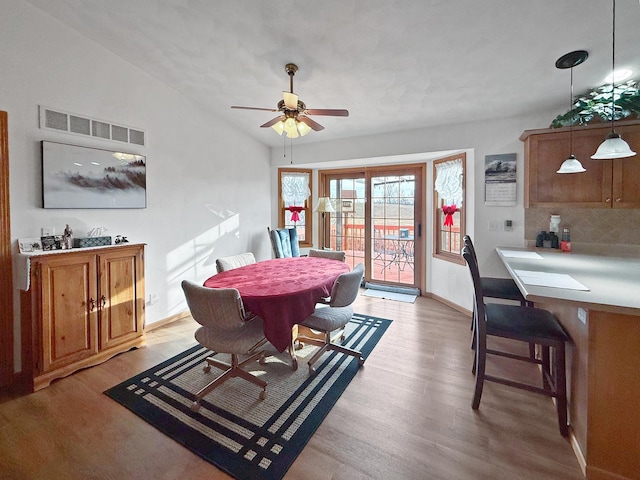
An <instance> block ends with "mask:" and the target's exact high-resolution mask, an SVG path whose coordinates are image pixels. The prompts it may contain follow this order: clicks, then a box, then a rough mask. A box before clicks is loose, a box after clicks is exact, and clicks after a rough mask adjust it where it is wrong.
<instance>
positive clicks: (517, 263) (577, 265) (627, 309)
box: [496, 247, 640, 316]
mask: <svg viewBox="0 0 640 480" xmlns="http://www.w3.org/2000/svg"><path fill="white" fill-rule="evenodd" d="M509 250H511V251H521V252H536V253H537V254H538V255H540V256H541V257H542V258H541V259H529V258H514V257H506V256H505V255H504V254H503V252H504V251H509ZM496 252H497V253H498V256H499V257H500V259H501V260H502V262H503V263H504V265H505V267H506V268H507V270H509V274H510V275H511V276H512V277H513V279H514V280H515V282H516V284H517V285H518V288H519V289H520V291H521V292H522V294H523V295H524V297H525V298H526V299H527V300H530V301H533V302H543V303H544V302H545V301H549V300H554V301H561V302H569V303H574V304H579V306H581V307H582V308H587V309H593V310H602V311H608V312H615V313H622V314H626V315H638V316H640V258H632V257H612V256H600V255H591V254H584V253H575V252H561V251H559V250H554V249H548V248H544V249H543V248H534V249H522V248H511V247H498V248H496ZM516 270H530V271H537V272H545V273H564V274H568V275H570V276H571V277H572V278H574V279H575V280H577V281H578V282H580V283H582V284H583V285H585V286H586V287H588V288H589V290H588V291H583V290H569V289H564V288H555V287H544V286H536V285H529V284H526V283H524V282H523V281H522V279H521V278H520V277H519V276H518V275H517V274H516V272H515V271H516Z"/></svg>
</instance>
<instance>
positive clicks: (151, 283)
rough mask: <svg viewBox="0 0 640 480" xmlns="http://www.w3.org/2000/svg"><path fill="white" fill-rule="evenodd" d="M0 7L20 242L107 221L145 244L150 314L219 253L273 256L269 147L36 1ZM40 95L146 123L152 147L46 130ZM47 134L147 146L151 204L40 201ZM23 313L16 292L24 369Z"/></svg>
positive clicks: (169, 302)
mask: <svg viewBox="0 0 640 480" xmlns="http://www.w3.org/2000/svg"><path fill="white" fill-rule="evenodd" d="M0 10H1V11H2V15H0V32H2V33H1V36H2V46H1V48H0V65H2V74H1V75H0V110H6V111H7V112H8V115H9V154H10V164H9V167H10V188H11V232H12V237H13V239H14V243H15V240H16V239H18V238H22V237H34V236H40V227H42V226H53V227H55V228H56V231H57V232H59V233H62V230H63V229H64V227H65V224H69V225H70V226H71V228H72V229H73V230H74V234H75V236H77V237H80V236H84V235H85V234H86V232H87V231H88V230H90V229H91V228H93V227H96V226H105V227H107V228H108V230H109V231H108V234H110V235H113V236H115V235H117V234H121V235H126V236H127V237H128V238H129V240H131V241H132V242H143V243H146V244H147V247H146V258H145V260H146V269H145V270H146V293H147V298H148V297H149V295H150V294H156V295H157V296H158V302H157V303H155V304H153V305H147V308H146V321H147V324H149V323H153V322H156V321H158V320H161V319H164V318H167V317H169V316H171V315H174V314H176V313H179V312H181V311H184V310H186V304H185V302H184V300H183V298H184V297H183V295H182V290H181V288H180V281H181V280H182V279H184V278H188V279H192V280H194V281H199V282H201V281H204V280H205V279H206V278H207V277H209V276H210V275H212V274H213V273H215V258H216V257H218V256H224V255H231V254H235V253H240V252H243V251H248V250H251V251H253V252H254V253H255V254H256V257H257V258H258V259H266V258H270V256H271V251H270V245H269V242H268V238H267V234H266V226H267V225H270V220H271V216H270V209H271V206H270V205H269V203H268V202H265V201H264V199H265V198H269V195H271V191H270V185H269V182H268V181H265V179H267V178H269V172H270V167H269V149H268V148H267V147H265V146H263V145H261V144H259V143H258V142H256V141H254V140H252V139H250V138H248V137H246V135H244V134H243V133H242V132H240V131H238V130H234V129H231V128H229V127H228V126H227V124H226V123H225V122H224V121H223V119H222V118H221V117H217V116H214V115H213V114H211V113H210V112H205V111H203V110H202V109H200V108H199V107H198V105H196V104H194V103H192V102H191V101H190V100H188V99H187V98H185V97H183V96H181V95H180V94H178V93H177V92H175V91H174V90H172V89H170V88H169V87H167V86H166V85H164V84H162V83H160V82H158V81H156V80H155V79H154V78H152V77H150V76H149V75H147V74H145V73H143V72H142V71H140V70H139V69H138V68H137V67H136V66H134V65H131V64H128V63H126V62H124V61H122V60H121V59H119V58H118V57H116V56H115V55H113V54H112V53H110V52H108V51H106V50H105V49H103V48H102V47H99V46H97V45H95V44H93V43H92V42H90V41H88V40H87V39H86V38H84V37H82V36H81V35H79V34H77V33H76V32H74V31H72V30H70V29H68V28H66V27H64V26H63V25H61V24H60V23H58V22H57V21H55V20H53V19H52V18H51V17H49V16H47V15H45V14H44V13H42V12H41V11H40V10H38V9H36V8H34V7H32V6H31V5H30V4H28V3H26V2H23V1H20V0H0ZM38 105H45V106H48V107H51V108H54V109H55V108H57V109H60V110H64V111H69V112H73V113H77V114H81V115H86V116H89V117H94V118H99V119H104V120H107V121H113V122H116V123H121V124H123V125H129V126H134V127H139V128H142V129H144V130H146V132H147V134H148V140H149V141H148V146H146V147H129V146H126V145H125V146H123V145H122V144H121V143H119V142H109V141H101V140H95V139H91V138H85V137H82V136H77V135H69V134H66V133H57V132H52V131H47V130H41V129H39V128H38ZM226 113H227V112H224V113H221V115H223V114H226ZM41 140H51V141H57V142H61V143H70V144H76V145H83V146H89V147H97V148H105V149H114V148H115V149H122V150H124V151H127V152H132V153H141V154H144V155H146V157H147V208H146V209H135V210H58V209H56V210H49V209H46V210H45V209H43V208H41V158H40V141H41ZM14 251H15V252H16V253H17V245H14ZM15 298H16V300H17V298H18V295H17V294H16V297H15ZM18 315H19V305H18V303H17V302H16V319H15V326H16V328H15V345H16V348H15V351H16V363H17V365H16V367H17V369H19V366H20V365H19V355H20V347H19V345H20V343H19V342H20V332H19V321H18V319H19V317H18Z"/></svg>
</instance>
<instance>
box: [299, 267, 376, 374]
mask: <svg viewBox="0 0 640 480" xmlns="http://www.w3.org/2000/svg"><path fill="white" fill-rule="evenodd" d="M363 276H364V265H363V264H362V263H359V264H358V265H356V266H355V267H353V270H351V271H350V272H347V273H343V274H341V275H340V276H339V277H338V278H337V279H336V281H335V282H334V284H333V288H332V289H331V300H330V302H329V304H328V305H318V306H317V307H316V309H315V311H314V312H313V313H312V314H311V315H310V316H309V317H307V318H306V319H305V320H304V321H303V322H302V325H304V326H305V327H308V328H310V329H312V330H316V331H319V332H322V333H323V334H324V340H317V339H311V338H305V339H304V342H305V343H310V344H312V345H318V346H320V349H319V350H318V351H317V352H315V353H314V354H313V356H312V357H311V358H310V359H309V362H308V364H309V374H313V373H315V368H314V366H313V365H314V364H315V363H316V362H317V361H318V360H319V359H320V357H322V355H323V354H324V353H325V352H326V351H328V350H335V351H338V352H341V353H344V354H346V355H351V356H353V357H356V358H357V359H358V362H359V363H360V365H363V364H364V358H363V356H362V353H360V352H359V351H357V350H353V349H351V348H347V347H344V346H342V345H338V344H337V343H334V342H333V341H332V335H331V332H333V331H335V330H340V329H344V327H345V325H346V324H347V323H349V321H350V320H351V317H352V316H353V307H352V304H353V302H354V301H355V299H356V298H357V296H358V291H359V290H360V284H361V283H362V277H363ZM335 337H337V336H334V338H335ZM340 338H344V337H343V336H341V337H340Z"/></svg>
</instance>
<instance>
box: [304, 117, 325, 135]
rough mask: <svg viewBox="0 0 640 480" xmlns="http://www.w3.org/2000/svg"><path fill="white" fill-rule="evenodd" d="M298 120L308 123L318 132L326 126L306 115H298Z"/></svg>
mask: <svg viewBox="0 0 640 480" xmlns="http://www.w3.org/2000/svg"><path fill="white" fill-rule="evenodd" d="M298 121H300V122H302V123H305V124H307V125H308V126H309V128H311V130H314V131H316V132H319V131H320V130H324V127H323V126H322V125H320V124H319V123H318V122H316V121H315V120H311V119H310V118H309V117H305V116H304V115H298Z"/></svg>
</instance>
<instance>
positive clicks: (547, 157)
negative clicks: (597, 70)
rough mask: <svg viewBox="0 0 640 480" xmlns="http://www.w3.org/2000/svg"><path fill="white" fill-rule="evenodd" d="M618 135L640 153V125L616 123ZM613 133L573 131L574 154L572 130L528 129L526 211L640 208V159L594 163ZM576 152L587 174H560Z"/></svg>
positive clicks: (595, 128) (607, 128) (600, 128)
mask: <svg viewBox="0 0 640 480" xmlns="http://www.w3.org/2000/svg"><path fill="white" fill-rule="evenodd" d="M615 130H616V132H618V133H619V134H620V135H622V138H623V139H624V140H625V141H626V142H627V143H628V144H629V146H630V147H631V150H633V151H634V152H639V153H640V121H638V120H634V121H626V122H616V124H615ZM610 132H611V124H609V123H607V124H598V125H588V126H585V127H574V128H573V152H571V148H570V139H569V135H570V133H569V128H568V127H565V128H549V129H542V130H525V131H524V132H523V133H522V135H521V136H520V140H522V141H523V142H524V164H525V170H524V183H525V192H524V206H525V208H528V207H560V206H565V207H566V206H571V207H577V208H640V188H639V187H638V185H640V155H636V156H634V157H629V158H623V159H615V160H592V159H591V155H593V154H594V153H595V151H596V150H597V148H598V146H599V145H600V144H601V143H602V142H603V141H604V139H605V138H606V137H607V135H608V134H609V133H610ZM570 153H573V154H574V155H575V156H576V158H577V159H578V160H580V162H581V163H582V165H583V166H584V168H585V169H586V170H587V171H586V172H583V173H569V174H558V173H556V172H557V171H558V169H559V168H560V165H562V162H563V161H564V160H565V159H566V158H567V157H568V156H569V154H570Z"/></svg>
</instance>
